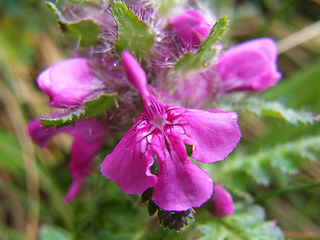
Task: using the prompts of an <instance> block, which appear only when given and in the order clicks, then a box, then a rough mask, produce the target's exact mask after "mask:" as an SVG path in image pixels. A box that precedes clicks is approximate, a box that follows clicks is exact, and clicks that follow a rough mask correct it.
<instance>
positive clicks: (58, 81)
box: [38, 58, 104, 108]
mask: <svg viewBox="0 0 320 240" xmlns="http://www.w3.org/2000/svg"><path fill="white" fill-rule="evenodd" d="M38 85H39V87H40V88H41V90H42V91H43V92H45V93H46V94H47V95H48V96H49V97H50V106H51V107H57V108H74V107H78V106H80V105H82V104H83V101H84V100H85V98H87V97H88V96H90V95H92V94H93V93H94V92H95V91H97V90H100V89H103V87H104V85H103V82H102V81H100V80H99V79H97V78H96V77H95V76H94V75H93V73H92V72H91V69H90V67H89V66H88V60H87V59H86V58H71V59H66V60H63V61H60V62H58V63H56V64H55V65H53V66H51V67H49V68H48V69H46V70H44V71H43V72H42V73H41V74H40V75H39V77H38Z"/></svg>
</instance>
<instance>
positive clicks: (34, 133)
mask: <svg viewBox="0 0 320 240" xmlns="http://www.w3.org/2000/svg"><path fill="white" fill-rule="evenodd" d="M59 132H60V131H59V130H57V129H56V128H55V127H46V126H42V125H41V121H40V119H39V118H37V119H35V120H33V121H31V122H30V123H29V124H28V133H29V135H30V137H31V138H32V140H33V141H34V142H35V143H37V144H38V145H39V146H40V147H46V146H47V145H48V143H49V140H50V139H51V138H52V137H53V136H54V135H56V134H57V133H59Z"/></svg>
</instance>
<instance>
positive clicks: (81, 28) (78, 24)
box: [46, 2, 100, 46]
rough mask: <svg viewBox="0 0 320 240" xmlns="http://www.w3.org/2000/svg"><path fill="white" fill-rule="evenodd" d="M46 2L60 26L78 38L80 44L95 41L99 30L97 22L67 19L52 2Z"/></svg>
mask: <svg viewBox="0 0 320 240" xmlns="http://www.w3.org/2000/svg"><path fill="white" fill-rule="evenodd" d="M46 4H47V5H48V6H49V8H50V9H51V10H52V11H53V12H54V14H55V15H56V17H57V18H58V21H59V23H60V24H61V27H62V28H63V29H64V30H66V31H68V32H69V33H70V34H71V35H73V36H74V37H76V38H78V39H80V45H81V46H88V45H92V44H94V43H96V42H97V36H98V35H99V33H100V30H99V26H98V24H97V23H96V22H94V21H93V20H92V19H80V20H78V21H67V20H66V19H65V18H64V17H63V15H62V13H61V12H60V10H59V9H58V8H57V7H56V5H55V4H54V3H52V2H46Z"/></svg>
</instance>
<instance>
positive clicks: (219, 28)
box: [175, 17, 229, 73]
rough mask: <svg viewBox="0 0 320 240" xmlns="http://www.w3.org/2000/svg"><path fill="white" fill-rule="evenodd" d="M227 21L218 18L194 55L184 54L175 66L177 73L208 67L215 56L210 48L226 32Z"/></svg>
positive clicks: (213, 49) (224, 18) (225, 18)
mask: <svg viewBox="0 0 320 240" xmlns="http://www.w3.org/2000/svg"><path fill="white" fill-rule="evenodd" d="M228 24H229V21H228V19H227V17H222V18H220V19H219V20H218V21H217V22H216V23H215V24H214V25H213V27H212V29H211V31H210V34H209V36H208V37H206V38H205V39H204V40H203V42H202V43H201V45H200V47H199V49H198V52H197V53H196V54H192V53H186V54H184V55H183V56H182V57H181V58H180V59H179V60H178V61H177V62H176V64H175V69H176V70H177V71H178V72H182V73H186V72H187V71H189V70H194V69H200V68H204V67H208V66H209V65H210V63H211V60H212V58H213V57H214V56H215V55H216V49H215V48H213V47H212V45H213V44H215V43H216V42H217V41H218V40H220V37H221V36H222V35H223V34H224V33H225V31H226V30H227V28H226V27H227V26H228Z"/></svg>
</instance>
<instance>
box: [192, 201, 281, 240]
mask: <svg viewBox="0 0 320 240" xmlns="http://www.w3.org/2000/svg"><path fill="white" fill-rule="evenodd" d="M197 229H198V230H199V231H200V232H201V233H202V234H203V235H204V236H203V237H200V238H198V240H212V239H214V240H226V239H232V240H267V239H268V240H281V239H285V238H284V236H283V233H282V231H281V230H280V228H278V227H277V226H276V223H275V222H273V221H268V222H266V221H264V211H263V209H262V208H261V207H258V206H255V205H253V206H245V205H239V204H236V205H235V213H234V214H232V215H230V216H228V217H225V218H212V220H210V221H208V222H207V223H206V224H202V225H200V226H198V228H197Z"/></svg>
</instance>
